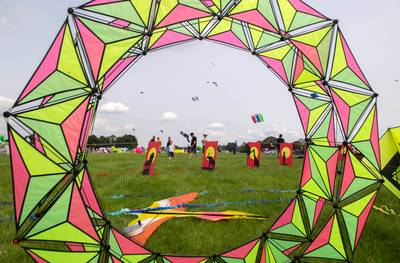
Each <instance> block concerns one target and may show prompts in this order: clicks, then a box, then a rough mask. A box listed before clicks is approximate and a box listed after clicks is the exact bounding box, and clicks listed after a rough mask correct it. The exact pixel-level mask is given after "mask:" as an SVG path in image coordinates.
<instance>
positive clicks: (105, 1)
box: [85, 0, 121, 6]
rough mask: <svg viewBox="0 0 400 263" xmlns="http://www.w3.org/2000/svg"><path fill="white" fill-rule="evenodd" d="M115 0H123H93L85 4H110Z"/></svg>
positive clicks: (118, 0)
mask: <svg viewBox="0 0 400 263" xmlns="http://www.w3.org/2000/svg"><path fill="white" fill-rule="evenodd" d="M114 2H121V0H93V1H91V2H89V3H88V4H86V5H85V6H92V5H101V4H110V3H114Z"/></svg>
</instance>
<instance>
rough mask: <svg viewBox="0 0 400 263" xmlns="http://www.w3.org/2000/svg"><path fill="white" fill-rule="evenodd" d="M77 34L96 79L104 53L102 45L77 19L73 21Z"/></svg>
mask: <svg viewBox="0 0 400 263" xmlns="http://www.w3.org/2000/svg"><path fill="white" fill-rule="evenodd" d="M75 21H76V24H77V26H78V29H79V33H80V36H81V39H82V41H83V44H84V46H85V49H86V53H87V55H88V58H89V61H90V66H91V68H92V72H93V77H94V78H95V79H97V76H98V74H99V70H100V63H101V59H102V57H103V52H104V48H105V46H104V43H103V42H102V41H101V40H100V39H99V38H97V36H96V35H94V34H93V33H92V32H91V31H90V30H89V29H88V28H87V27H86V26H85V25H84V24H83V23H82V22H81V21H79V19H75Z"/></svg>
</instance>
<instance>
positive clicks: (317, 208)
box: [313, 197, 325, 227]
mask: <svg viewBox="0 0 400 263" xmlns="http://www.w3.org/2000/svg"><path fill="white" fill-rule="evenodd" d="M324 204H325V199H324V198H322V197H321V198H319V199H318V201H317V203H316V206H315V214H314V221H313V227H315V224H316V223H317V221H318V218H319V215H320V214H321V211H322V208H323V207H324Z"/></svg>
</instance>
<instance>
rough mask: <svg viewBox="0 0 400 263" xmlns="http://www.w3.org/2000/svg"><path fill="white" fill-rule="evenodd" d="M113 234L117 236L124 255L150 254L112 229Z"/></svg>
mask: <svg viewBox="0 0 400 263" xmlns="http://www.w3.org/2000/svg"><path fill="white" fill-rule="evenodd" d="M112 233H113V234H114V236H115V239H116V240H117V242H118V245H119V247H120V248H121V251H122V253H124V254H150V252H149V251H147V250H146V249H144V248H143V247H141V246H140V245H138V244H136V243H135V242H133V241H132V240H130V239H129V238H126V237H125V236H123V235H122V234H120V233H119V232H118V231H116V230H115V229H112Z"/></svg>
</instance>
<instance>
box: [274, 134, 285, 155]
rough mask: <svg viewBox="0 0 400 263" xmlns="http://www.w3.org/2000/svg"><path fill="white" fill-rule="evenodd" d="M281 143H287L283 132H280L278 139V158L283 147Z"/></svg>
mask: <svg viewBox="0 0 400 263" xmlns="http://www.w3.org/2000/svg"><path fill="white" fill-rule="evenodd" d="M281 143H285V139H283V136H282V134H279V138H278V139H276V152H277V156H278V158H279V151H280V149H281Z"/></svg>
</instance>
